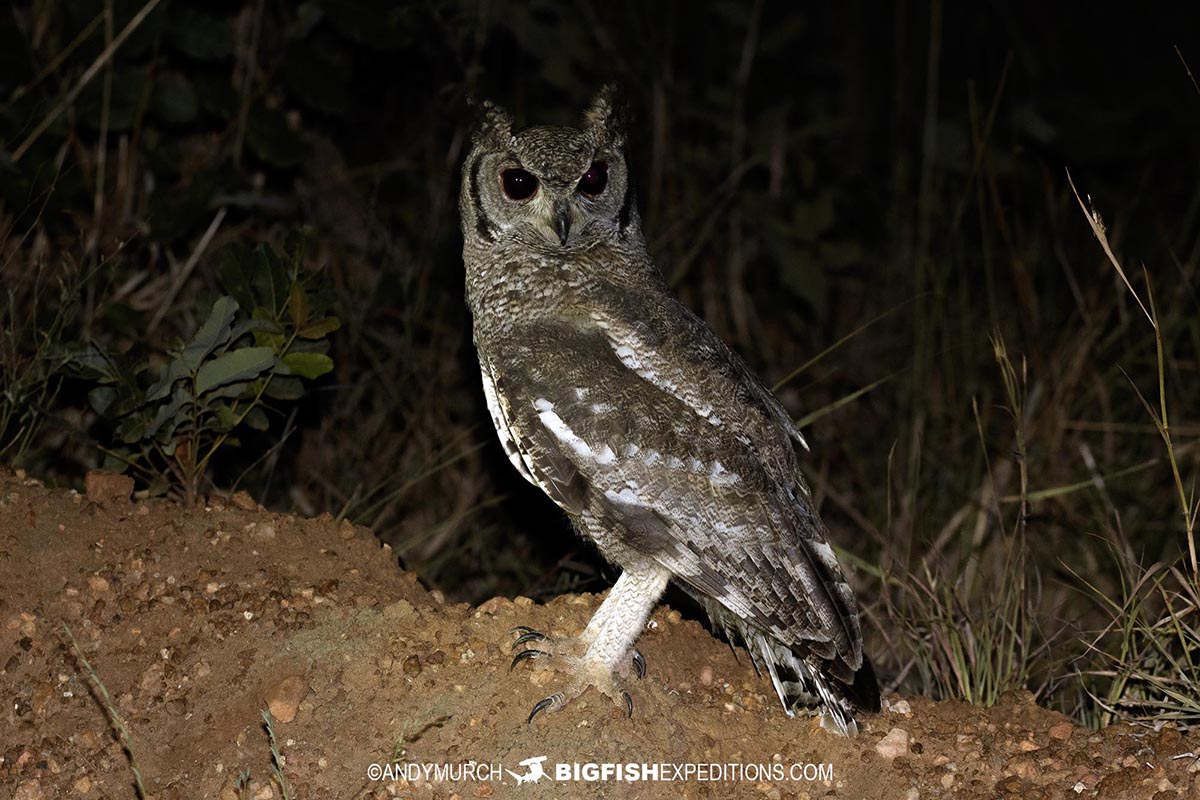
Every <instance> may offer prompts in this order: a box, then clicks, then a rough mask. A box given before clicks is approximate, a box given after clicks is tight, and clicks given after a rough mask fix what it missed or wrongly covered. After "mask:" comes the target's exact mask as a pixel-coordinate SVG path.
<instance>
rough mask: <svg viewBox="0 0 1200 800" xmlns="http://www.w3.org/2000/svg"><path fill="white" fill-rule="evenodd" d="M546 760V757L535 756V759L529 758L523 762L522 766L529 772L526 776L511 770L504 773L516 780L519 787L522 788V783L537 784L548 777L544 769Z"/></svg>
mask: <svg viewBox="0 0 1200 800" xmlns="http://www.w3.org/2000/svg"><path fill="white" fill-rule="evenodd" d="M545 760H546V756H534V757H533V758H527V759H525V760H524V761H522V762H521V766H522V767H525V768H526V769H528V770H529V771H528V772H526V773H525V774H524V775H518V774H517V773H515V772H513V771H512V770H511V769H506V770H504V771H505V772H507V773H508V774H509V775H512V776H513V777H514V778H516V780H517V785H518V786H520V785H521V784H522V783H537V782H538V781H540V780H541V779H542V778H545V777H546V771H545V770H544V769H542V762H543V761H545Z"/></svg>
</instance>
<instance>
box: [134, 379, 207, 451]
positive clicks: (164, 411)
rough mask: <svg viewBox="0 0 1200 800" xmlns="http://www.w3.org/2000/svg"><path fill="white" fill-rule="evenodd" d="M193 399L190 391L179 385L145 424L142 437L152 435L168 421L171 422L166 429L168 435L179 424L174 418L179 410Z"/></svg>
mask: <svg viewBox="0 0 1200 800" xmlns="http://www.w3.org/2000/svg"><path fill="white" fill-rule="evenodd" d="M193 399H194V398H193V397H192V393H191V392H189V391H188V390H187V387H186V386H180V387H179V388H177V389H176V390H175V392H174V393H173V394H172V395H171V399H170V401H169V402H166V403H163V404H162V405H160V406H159V407H158V411H157V413H155V415H154V419H152V420H150V424H149V425H147V426H146V429H145V431H144V432H143V433H142V436H143V437H144V438H149V437H151V436H154V435H155V434H156V433H158V431H159V429H160V428H162V427H163V425H166V424H167V423H168V422H172V423H173V424H171V425H169V426H168V431H167V435H168V436H170V434H171V433H172V432H174V430H175V428H176V427H177V426H178V424H179V420H178V419H176V417H177V416H178V415H179V412H180V411H182V410H183V407H184V406H185V405H189V404H190V403H191V402H192V400H193Z"/></svg>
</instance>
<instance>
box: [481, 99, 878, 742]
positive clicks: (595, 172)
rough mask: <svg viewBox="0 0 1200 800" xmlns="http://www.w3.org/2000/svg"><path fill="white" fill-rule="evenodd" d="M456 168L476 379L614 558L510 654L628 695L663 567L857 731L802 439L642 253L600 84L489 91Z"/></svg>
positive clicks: (790, 686)
mask: <svg viewBox="0 0 1200 800" xmlns="http://www.w3.org/2000/svg"><path fill="white" fill-rule="evenodd" d="M482 116H483V120H482V123H481V125H480V127H479V130H478V131H477V132H476V133H475V136H474V141H473V147H472V149H471V152H470V155H468V156H467V159H466V163H465V165H464V167H463V179H462V192H461V195H460V211H461V214H462V232H463V261H464V262H465V265H466V286H467V300H468V303H469V304H470V307H471V312H472V315H473V318H474V336H475V346H476V348H477V350H478V352H479V364H480V368H481V371H482V373H483V391H484V394H485V396H486V398H487V405H488V409H489V411H490V412H491V417H492V421H493V422H494V423H495V426H496V432H497V433H498V434H499V436H500V441H501V442H502V443H503V445H504V449H505V452H506V453H507V455H508V458H509V460H510V461H511V462H512V464H513V466H514V467H516V468H517V470H518V471H519V472H520V473H521V475H522V476H524V477H525V478H526V479H527V480H528V481H530V482H531V483H533V484H534V485H536V486H538V487H539V488H541V489H542V491H544V492H545V493H546V494H547V495H549V496H550V498H551V499H553V500H554V502H555V503H557V504H558V505H559V506H560V507H561V508H562V509H563V511H565V512H566V513H567V515H568V516H569V517H570V519H571V521H572V523H574V526H575V528H576V529H577V530H578V531H579V532H580V533H582V534H583V535H584V536H586V537H587V538H589V539H591V540H592V542H594V543H595V545H596V547H597V548H599V550H600V553H601V554H602V555H603V556H604V557H605V558H606V559H607V560H608V561H610V562H611V563H613V564H615V565H617V566H619V567H620V568H621V570H622V572H621V575H620V577H619V578H618V579H617V581H616V583H615V584H614V586H613V587H612V591H611V592H610V593H609V595H608V597H607V599H605V601H604V603H603V604H602V605H601V606H600V608H599V609H598V610H597V611H596V614H595V616H593V617H592V619H591V621H590V622H589V623H588V625H587V627H586V628H585V629H584V631H583V633H582V634H581V635H580V636H579V637H578V639H573V640H570V641H562V640H557V641H553V640H551V639H550V638H549V637H546V636H545V635H543V634H541V633H538V632H536V631H533V630H530V629H528V628H522V629H518V632H519V634H520V635H519V636H518V637H517V644H518V645H523V646H526V647H527V649H525V650H522V651H521V652H520V653H518V654H517V656H516V658H515V659H514V664H515V663H516V662H519V661H522V660H525V659H528V658H538V659H542V658H546V659H554V660H555V661H556V666H559V667H562V668H565V669H566V671H568V672H569V673H570V674H571V675H572V676H573V680H572V681H571V683H570V684H569V686H567V687H565V688H564V689H563V690H562V691H560V692H558V693H556V694H554V695H552V696H550V697H547V698H546V699H545V700H542V701H541V702H540V703H538V704H537V705H536V706H534V709H533V711H532V712H531V713H530V715H529V720H530V721H532V720H533V718H534V717H535V716H536V715H537V714H538V713H539V712H540V711H543V710H546V709H554V708H558V707H561V706H562V705H564V704H565V703H567V702H569V701H570V700H571V699H572V698H573V697H575V696H577V695H578V694H579V693H580V692H582V691H583V690H584V689H586V688H587V687H588V686H593V687H596V688H597V689H599V690H601V691H602V692H604V693H605V694H607V695H609V696H610V697H612V698H613V699H614V700H615V701H617V702H618V703H623V704H624V706H625V708H626V710H627V712H628V713H630V714H631V713H632V710H633V701H632V698H631V696H630V695H629V693H628V692H627V691H626V690H625V688H624V685H623V677H622V676H624V675H626V674H628V670H629V667H630V665H632V666H633V667H635V668H636V669H637V672H638V674H639V676H640V675H641V674H643V673H644V671H645V662H644V661H643V660H642V658H641V655H640V654H639V653H638V652H637V650H635V649H633V646H634V643H635V641H636V640H637V638H638V635H639V634H640V633H641V631H642V629H643V627H644V625H645V623H646V619H647V618H648V616H649V614H650V611H651V610H652V608H653V607H654V604H655V603H657V602H658V600H659V598H660V597H661V595H662V593H663V591H664V590H665V588H666V586H667V582H668V581H675V583H676V584H678V585H679V586H680V587H682V588H683V589H684V590H685V591H687V592H688V593H690V594H691V595H692V596H693V597H695V598H696V599H697V600H698V601H699V602H700V603H701V604H703V606H704V608H705V609H706V610H707V612H708V614H709V615H710V617H711V618H712V620H713V623H714V626H715V627H717V628H718V629H720V630H721V631H723V632H724V633H725V634H726V635H727V636H730V637H732V638H733V639H734V640H736V641H739V642H741V643H743V644H744V645H745V647H746V649H747V650H748V651H749V653H750V656H751V658H752V659H753V661H754V663H755V665H756V666H757V667H759V668H761V669H763V670H765V671H766V672H767V673H768V674H769V675H770V677H771V681H772V683H773V684H774V686H775V690H776V692H777V693H778V695H779V699H780V702H782V703H783V706H784V708H785V710H786V711H787V713H788V714H789V715H791V714H792V713H793V709H794V708H796V707H797V706H799V705H807V706H813V705H817V706H822V707H823V708H824V710H825V715H824V717H823V723H824V724H826V726H827V727H830V728H832V729H834V730H836V731H839V732H841V733H843V734H847V733H853V732H854V731H856V730H857V726H856V725H855V722H854V711H855V709H856V708H861V709H865V710H868V711H876V710H878V709H879V686H878V683H877V681H876V678H875V675H874V672H873V671H872V669H871V664H870V661H868V660H867V657H866V655H865V654H864V653H863V642H862V633H861V631H860V628H859V620H858V611H857V608H856V605H855V599H854V594H853V592H852V591H851V589H850V586H849V585H848V584H847V583H846V578H845V576H844V574H843V572H842V568H841V565H840V564H839V563H838V560H837V557H836V556H835V555H834V552H833V549H832V548H830V546H829V543H828V537H827V533H826V529H825V526H824V525H823V524H822V522H821V520H820V519H819V518H818V516H817V513H816V511H815V510H814V508H813V505H812V500H811V498H810V495H809V491H808V488H807V486H806V485H805V482H804V479H803V478H802V477H801V474H800V468H799V463H798V458H797V450H796V448H797V446H805V445H804V439H803V438H802V436H801V434H800V431H799V430H798V429H797V427H796V425H795V423H794V422H793V421H792V418H791V417H790V416H789V415H788V413H787V412H786V411H785V410H784V408H783V406H782V405H780V403H779V401H778V400H777V399H776V398H775V397H774V396H773V395H772V394H771V391H770V390H769V389H768V388H767V387H766V386H765V385H764V384H763V382H762V381H761V380H760V379H759V378H758V377H757V376H756V375H754V373H753V372H751V371H750V369H749V367H747V366H746V364H745V362H743V361H742V359H741V358H739V357H738V355H737V354H736V353H734V352H733V351H732V350H731V349H730V348H729V347H728V346H727V345H726V344H725V343H724V342H722V341H721V340H720V339H719V338H718V337H717V335H716V334H714V333H713V331H712V330H711V329H710V328H709V327H708V326H707V325H705V323H704V322H702V321H701V320H700V319H699V318H698V317H697V316H696V315H695V314H693V313H692V312H691V311H689V310H688V309H687V308H685V307H684V306H683V305H682V304H681V303H680V302H679V301H677V300H676V299H675V298H674V297H673V296H672V295H671V293H670V291H669V289H668V286H667V284H666V282H665V281H664V279H663V276H662V274H661V273H660V272H659V270H658V269H657V268H656V267H655V265H654V263H653V262H652V261H651V259H650V256H649V254H648V253H647V251H646V242H645V240H644V239H643V238H642V230H641V222H640V219H639V216H638V211H637V206H636V203H635V201H634V196H633V192H632V190H631V188H630V176H629V171H628V167H627V165H626V158H625V133H624V128H623V124H622V120H621V115H620V114H619V113H618V109H617V107H616V104H615V102H614V94H613V91H612V90H611V88H610V87H606V88H605V89H603V90H601V92H600V94H599V95H598V96H597V97H596V99H595V100H594V101H593V103H592V106H591V108H590V109H589V110H588V111H587V113H586V114H585V117H584V124H583V126H582V127H581V128H568V127H551V126H541V127H532V128H528V129H525V130H521V131H516V130H514V129H513V121H512V118H511V117H510V116H509V115H508V114H507V113H506V112H504V111H503V110H501V109H499V108H498V107H496V106H494V105H490V104H485V105H484V106H483V115H482Z"/></svg>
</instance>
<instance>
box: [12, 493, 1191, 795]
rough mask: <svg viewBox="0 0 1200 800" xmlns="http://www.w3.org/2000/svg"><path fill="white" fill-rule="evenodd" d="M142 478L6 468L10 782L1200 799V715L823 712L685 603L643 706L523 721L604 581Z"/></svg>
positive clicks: (660, 617)
mask: <svg viewBox="0 0 1200 800" xmlns="http://www.w3.org/2000/svg"><path fill="white" fill-rule="evenodd" d="M131 488H132V487H131V485H130V483H129V482H128V481H127V479H125V478H122V477H119V476H106V475H99V474H94V475H92V476H90V477H89V481H88V488H87V494H86V496H84V495H79V494H76V493H74V492H69V491H57V490H55V491H51V490H47V489H45V488H43V487H42V486H41V484H40V483H38V482H37V481H35V480H31V479H28V478H26V477H25V476H23V475H21V474H19V473H18V474H13V473H12V472H5V471H2V470H0V626H2V633H0V696H2V697H3V698H4V710H3V720H2V721H0V797H14V798H19V799H20V800H35V799H36V798H122V799H124V798H133V797H136V796H137V794H136V793H137V789H136V788H135V769H136V772H137V774H140V776H141V780H142V783H143V785H144V788H145V792H146V794H147V796H149V797H153V798H157V799H159V800H168V798H192V797H195V798H222V800H224V799H225V798H239V797H246V798H258V799H259V800H267V799H268V798H281V797H284V796H285V788H284V783H286V791H287V795H286V796H289V797H292V798H312V799H313V800H316V799H317V798H382V797H440V798H485V797H526V798H558V797H566V798H570V797H635V798H637V797H683V798H690V797H697V798H698V797H722V798H723V797H737V798H740V797H747V798H751V797H753V798H908V799H915V798H922V797H924V798H940V797H964V798H997V797H1014V798H1015V797H1024V798H1076V797H1078V798H1093V797H1105V798H1109V797H1111V798H1156V800H1161V799H1162V798H1176V797H1200V762H1198V761H1197V758H1196V757H1195V756H1191V755H1190V754H1191V753H1192V752H1200V740H1198V737H1194V736H1181V735H1180V733H1179V732H1178V731H1176V730H1174V729H1171V728H1167V729H1164V730H1161V731H1149V730H1145V729H1134V728H1130V727H1126V726H1114V727H1111V728H1109V729H1107V730H1104V731H1101V732H1098V733H1097V732H1091V731H1087V730H1084V729H1081V728H1078V727H1075V726H1073V725H1072V724H1071V722H1070V721H1068V720H1067V719H1065V718H1063V717H1062V716H1060V715H1058V714H1055V713H1053V712H1050V711H1046V710H1044V709H1041V708H1038V707H1037V706H1036V705H1035V704H1034V703H1033V702H1032V701H1031V699H1030V698H1029V697H1028V696H1013V697H1011V698H1008V700H1007V702H1004V703H1002V704H1001V705H1000V706H998V707H996V708H992V709H986V710H985V709H978V708H973V707H970V706H967V705H964V704H962V703H951V702H943V703H934V702H931V701H929V700H925V699H922V698H917V697H909V698H898V697H892V698H889V700H888V710H887V711H885V712H884V713H882V714H879V715H877V716H875V717H869V718H866V719H864V720H862V723H861V728H862V730H861V732H860V734H859V735H858V736H857V737H855V738H853V739H844V738H840V737H837V736H834V735H831V734H829V733H827V732H826V731H824V730H822V729H821V728H820V727H819V726H818V725H817V724H816V722H815V721H814V720H811V719H801V718H798V719H789V718H787V717H786V716H785V715H784V714H783V712H782V711H781V710H780V708H779V706H778V703H777V702H776V700H775V698H774V695H773V692H772V689H771V686H770V684H769V682H768V681H767V680H765V679H764V678H760V677H759V676H757V675H756V674H755V673H754V671H753V669H752V668H751V667H750V665H749V662H748V660H747V659H746V658H745V654H744V653H741V654H739V652H737V651H735V650H733V649H731V648H730V647H729V646H727V645H726V644H724V643H722V642H720V641H718V640H716V639H714V638H713V637H712V636H711V635H710V634H709V633H708V632H707V631H706V630H705V629H704V628H703V627H702V626H700V625H699V624H697V623H695V622H692V621H689V620H685V619H681V617H680V615H679V614H678V613H677V612H674V611H672V610H671V609H670V608H667V607H660V608H659V609H658V610H657V611H656V612H655V614H654V616H653V618H652V620H651V622H650V623H649V626H648V628H647V630H646V632H645V634H644V635H643V636H642V639H641V641H640V644H639V647H640V648H641V650H642V652H643V653H644V654H645V656H646V660H647V662H648V664H649V673H648V674H647V676H646V677H645V679H644V680H642V681H640V682H638V683H637V685H636V686H635V689H634V699H635V704H636V707H635V713H634V716H633V718H632V719H626V718H625V715H624V712H623V710H622V709H619V708H617V707H616V706H614V705H613V704H612V703H611V702H610V701H609V700H608V699H607V698H605V697H603V696H601V695H599V694H596V693H595V692H593V691H589V692H588V693H586V694H585V695H584V696H583V697H581V698H580V699H579V700H577V701H576V702H574V703H572V704H570V705H568V706H567V707H566V708H565V709H564V710H562V711H559V712H555V713H550V714H543V715H541V716H539V718H538V719H536V720H535V721H534V722H533V723H532V724H527V723H526V716H527V715H528V713H529V710H530V708H531V707H532V705H533V704H534V703H535V702H536V701H537V700H539V699H540V698H542V697H545V696H546V695H547V694H549V693H550V692H552V691H553V687H554V685H555V683H556V682H557V681H559V680H560V679H561V678H560V676H558V675H556V674H555V673H553V672H548V671H538V670H533V669H525V668H523V666H524V665H522V666H518V668H517V669H516V670H513V671H512V672H510V671H509V662H510V660H511V658H512V655H511V652H510V648H509V644H510V642H511V641H512V638H513V636H512V633H511V631H512V629H513V628H514V626H517V625H529V626H532V627H534V628H538V629H541V630H545V631H548V632H553V633H557V634H561V635H567V634H573V633H577V632H578V631H579V630H581V629H582V628H583V626H584V624H585V623H586V622H587V619H588V617H589V615H590V614H591V613H592V611H593V610H594V609H595V608H596V606H597V605H598V604H599V602H600V599H601V598H600V597H598V596H593V595H578V596H566V597H560V598H558V599H556V600H554V601H553V602H551V603H549V604H546V605H537V604H535V603H533V602H532V601H530V600H529V599H527V598H522V597H517V598H513V599H507V598H494V599H492V600H489V601H487V602H485V603H483V604H482V605H480V606H477V607H471V606H467V605H447V604H446V603H445V602H444V601H443V600H442V598H441V596H440V595H439V594H438V593H437V592H431V591H427V590H426V589H425V588H423V587H422V586H421V585H420V584H419V583H418V582H417V580H416V578H415V577H414V576H412V575H410V574H405V573H404V572H402V571H401V570H400V569H399V568H398V566H397V563H396V558H395V556H394V555H393V554H392V552H391V551H390V550H389V549H388V548H386V547H381V546H380V545H379V543H378V542H377V541H376V539H375V538H374V536H373V535H372V534H371V532H370V531H368V530H365V529H363V528H356V527H354V526H352V525H350V524H349V523H346V522H342V523H338V522H337V521H335V520H334V519H332V518H330V517H328V516H323V517H319V518H317V519H301V518H298V517H293V516H287V515H283V514H274V513H270V512H267V511H264V510H262V509H260V508H258V507H256V506H255V504H254V503H253V501H252V500H250V498H249V497H247V496H245V495H238V496H235V497H233V498H231V499H228V500H218V499H212V500H210V501H209V502H208V503H207V504H206V505H204V506H202V507H198V508H194V509H185V508H182V507H180V506H178V505H174V504H171V503H169V502H165V501H157V500H136V501H135V500H131V499H130V491H131ZM85 661H86V663H85ZM89 665H90V666H89ZM267 708H269V709H270V712H271V714H272V715H273V720H274V721H273V723H272V728H273V730H274V736H275V744H276V749H277V751H278V754H279V757H278V759H275V758H274V757H273V756H272V746H271V742H270V739H269V734H268V730H267V728H266V726H265V725H264V723H263V716H262V711H263V709H267ZM122 727H123V729H124V731H125V733H122V732H121V729H122ZM122 739H124V745H123V744H122ZM542 757H545V758H544V759H542V760H536V759H541V758H542ZM527 759H535V760H534V761H528V762H527V763H526V764H522V763H521V762H523V761H526V760H527ZM606 763H607V764H613V765H622V767H621V769H622V772H621V773H620V774H616V767H615V766H614V767H610V768H609V769H610V770H611V771H612V773H613V774H609V775H605V774H604V773H603V772H602V770H603V769H604V768H603V767H601V766H599V765H602V764H606ZM440 765H445V766H440ZM469 765H473V766H469ZM535 765H536V767H540V768H541V769H542V770H543V771H545V772H546V773H547V775H546V776H545V777H541V778H540V779H538V780H536V781H535V780H532V779H531V777H530V776H532V775H535V774H536V773H535V772H534V771H533V770H534V768H535ZM574 765H579V766H578V767H575V766H574ZM588 765H596V766H588ZM624 765H632V766H624ZM643 765H645V766H643ZM650 765H659V766H657V767H651V766H650ZM689 765H690V766H689ZM438 766H440V768H441V769H443V770H448V771H449V774H445V773H444V774H442V775H440V776H439V775H438V774H436V772H434V771H426V768H427V767H428V768H430V769H432V768H433V767H438ZM274 767H277V768H278V770H279V773H278V774H279V775H281V776H282V781H281V779H280V778H279V777H276V773H275V772H274V771H273V768H274ZM651 769H657V770H658V777H659V778H660V779H669V780H658V781H650V780H645V779H644V778H646V777H647V776H646V774H645V772H646V771H649V770H651ZM560 770H565V773H563V772H560ZM517 776H520V777H521V778H523V779H526V778H528V779H526V780H524V782H523V783H521V784H518V783H517ZM651 776H653V773H651ZM562 778H570V779H569V780H563V779H562ZM604 778H607V779H604ZM631 778H637V779H638V780H630V779H631Z"/></svg>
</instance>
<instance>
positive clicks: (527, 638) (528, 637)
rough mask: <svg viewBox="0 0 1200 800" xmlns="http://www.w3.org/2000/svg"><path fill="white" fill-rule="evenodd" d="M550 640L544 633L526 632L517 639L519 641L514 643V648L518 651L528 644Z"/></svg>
mask: <svg viewBox="0 0 1200 800" xmlns="http://www.w3.org/2000/svg"><path fill="white" fill-rule="evenodd" d="M548 638H549V637H548V636H546V634H544V633H538V632H537V631H526V632H525V633H522V634H521V635H520V636H518V637H517V640H516V641H515V642H513V643H512V646H513V649H516V648H518V647H520V646H521V645H523V644H525V643H526V642H544V641H546V639H548Z"/></svg>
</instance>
